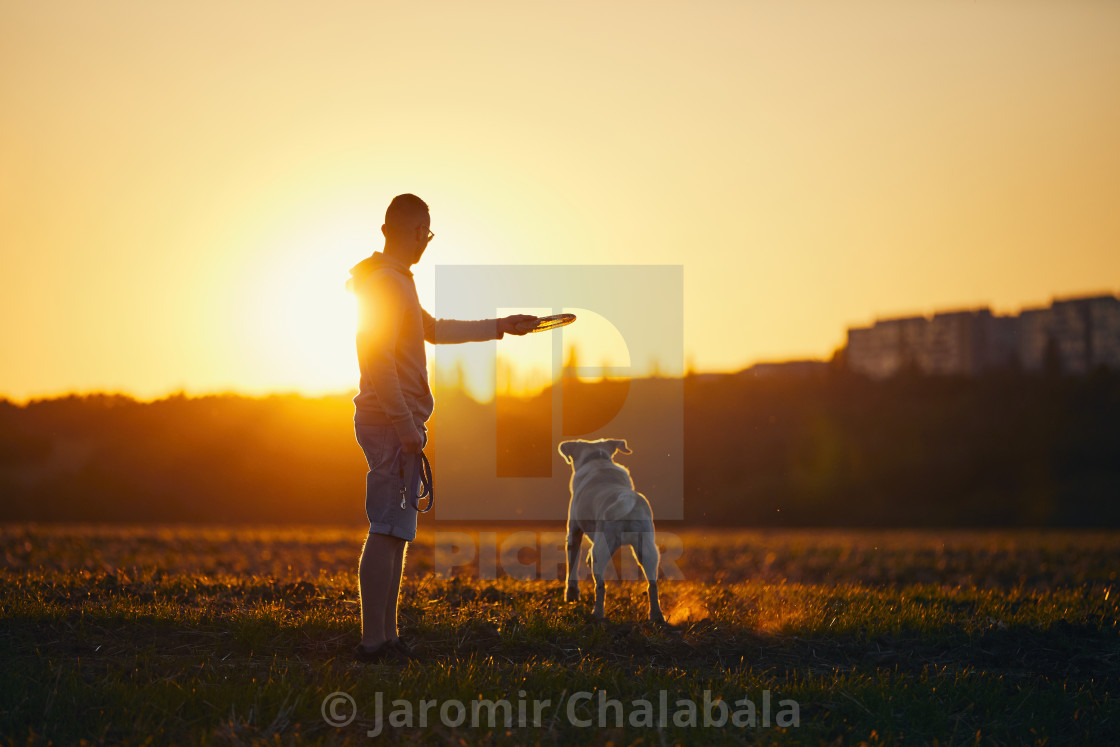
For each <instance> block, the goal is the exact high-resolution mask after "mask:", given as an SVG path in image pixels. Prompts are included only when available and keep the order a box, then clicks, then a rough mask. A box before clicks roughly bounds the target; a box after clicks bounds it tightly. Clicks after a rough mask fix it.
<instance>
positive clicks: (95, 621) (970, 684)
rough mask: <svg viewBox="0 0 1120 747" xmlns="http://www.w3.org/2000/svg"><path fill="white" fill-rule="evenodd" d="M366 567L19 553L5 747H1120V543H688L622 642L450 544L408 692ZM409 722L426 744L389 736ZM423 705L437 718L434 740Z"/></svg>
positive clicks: (9, 617) (26, 545)
mask: <svg viewBox="0 0 1120 747" xmlns="http://www.w3.org/2000/svg"><path fill="white" fill-rule="evenodd" d="M505 536H508V533H503V535H501V536H499V537H498V543H499V544H500V543H501V542H502V538H503V537H505ZM361 539H362V533H361V531H358V532H354V531H350V530H324V529H283V530H281V529H253V530H240V529H237V530H235V529H223V528H151V529H139V528H121V527H115V528H114V527H102V528H97V527H37V526H8V527H3V528H2V529H0V550H2V551H3V553H4V556H5V561H6V562H5V570H4V572H3V573H2V574H0V739H2V740H3V741H4V742H5V743H9V744H16V743H19V744H47V743H55V744H71V743H79V742H81V741H85V742H89V743H95V744H96V743H105V744H122V743H123V744H145V743H152V744H162V743H176V744H196V743H198V744H202V743H230V744H240V743H269V744H275V743H279V744H291V743H305V742H306V743H311V744H365V743H368V742H370V741H371V740H370V739H369V738H368V737H367V736H366V733H367V730H371V729H374V730H376V729H378V728H380V729H381V730H382V731H381V733H380V735H379V736H378V737H376V739H377V740H380V741H382V742H386V741H392V742H404V743H417V744H426V743H429V742H433V741H436V742H440V741H452V742H456V743H462V744H546V745H552V744H608V743H610V744H616V745H623V744H651V745H660V744H675V743H680V744H859V743H867V744H878V743H906V744H933V743H938V744H1040V745H1041V744H1117V743H1120V708H1118V707H1117V706H1116V699H1117V694H1118V693H1117V689H1118V685H1120V658H1118V657H1120V629H1118V626H1117V620H1118V619H1120V616H1118V601H1117V594H1118V593H1120V589H1116V588H1115V584H1116V570H1115V569H1116V568H1118V567H1120V564H1118V562H1117V560H1118V559H1120V535H1116V534H1109V533H1040V532H991V533H983V532H953V533H936V532H862V533H861V532H811V531H806V532H781V533H778V532H775V533H760V532H730V531H708V532H700V531H688V532H683V531H682V532H680V533H678V535H677V537H676V539H679V545H680V546H681V547H683V554H681V556H680V558H679V560H678V561H677V566H678V567H679V570H680V575H681V576H683V578H681V579H679V580H672V579H670V580H663V581H662V583H661V587H662V605H663V607H664V608H665V610H666V612H667V614H669V615H670V617H671V619H674V620H675V621H676V622H677V623H678V625H679V630H678V631H675V632H673V631H664V630H661V629H658V628H654V627H652V626H650V625H648V624H646V623H644V622H643V618H644V616H645V614H646V599H645V595H644V586H643V585H642V584H639V583H633V582H625V581H624V582H620V583H614V584H612V585H610V587H609V588H608V598H607V611H608V615H609V617H610V619H611V622H609V623H607V624H606V625H599V624H595V623H594V622H593V621H592V620H591V619H590V618H589V614H588V613H589V601H588V597H589V596H590V593H591V586H590V582H589V581H584V582H583V587H582V589H583V593H584V597H583V599H582V600H581V602H580V603H578V604H574V605H568V604H564V603H563V602H562V601H561V599H562V588H561V584H560V582H559V581H558V580H555V578H556V574H555V572H552V573H549V570H548V569H546V571H545V573H544V575H545V576H546V580H533V579H519V578H513V577H510V576H501V577H498V578H492V579H480V578H478V574H477V573H475V572H473V571H472V569H470V568H467V569H464V570H463V571H462V572H461V573H460V574H459V575H456V576H453V577H443V576H437V575H435V574H434V573H433V572H432V571H433V568H434V564H435V562H436V558H435V555H434V553H433V546H434V544H435V537H434V536H433V534H432V533H430V532H429V533H422V535H421V537H420V538H419V539H418V541H417V542H416V543H415V544H414V546H413V550H412V552H410V556H409V565H408V570H407V573H406V582H405V588H404V592H403V607H402V628H403V629H404V631H405V632H406V634H408V635H410V636H411V637H412V638H413V640H415V641H416V643H417V648H418V649H419V651H420V652H421V653H422V654H423V655H424V657H425V662H424V663H422V664H412V665H410V666H408V667H407V668H399V667H391V666H384V665H381V666H362V665H357V664H354V663H352V662H351V661H350V658H349V655H350V651H351V648H352V646H353V644H354V643H355V642H356V641H357V638H358V622H359V621H358V604H357V588H356V578H355V576H356V574H355V568H356V560H357V553H358V549H359V547H360V543H361ZM671 539H672V538H671ZM676 539H674V540H673V541H676ZM524 557H525V554H524V553H523V554H522V558H524ZM620 572H625V568H620ZM337 691H341V692H345V693H347V694H349V696H350V697H352V698H353V701H354V703H355V704H356V711H357V717H356V720H354V721H353V722H352V723H350V724H348V725H346V726H344V727H341V728H336V727H334V726H331V725H329V724H328V723H327V722H326V721H325V719H324V716H323V701H324V698H325V697H326V696H328V695H329V694H331V693H334V692H337ZM599 691H605V693H606V695H605V696H603V697H604V698H606V699H610V700H617V701H619V706H617V707H615V706H612V705H610V704H609V703H608V704H606V705H605V706H604V707H600V701H599V697H600V695H599ZM662 691H664V692H665V693H666V695H665V697H666V700H667V703H668V705H669V706H670V708H669V712H668V718H667V723H666V724H665V725H664V726H660V725H658V723H657V721H656V720H657V716H658V715H659V714H656V713H655V715H654V723H653V725H651V726H632V725H629V723H628V722H629V720H631V719H635V720H637V721H639V722H640V721H641V719H642V718H643V716H644V711H643V710H642V709H643V708H644V706H642V705H641V704H640V702H639V704H638V705H634V703H633V701H635V700H637V701H649V702H650V703H651V704H652V708H653V709H654V710H655V711H656V710H657V709H658V707H659V699H660V697H661V692H662ZM705 691H707V692H708V693H709V699H710V700H717V699H719V698H722V700H723V701H724V702H725V703H726V705H727V706H728V707H729V708H728V711H732V710H738V711H740V715H741V716H745V714H746V705H745V704H743V705H742V706H741V707H740V706H736V705H735V701H737V700H741V699H743V698H748V699H750V700H751V701H752V703H753V705H754V706H755V708H756V713H755V717H756V718H755V726H754V727H751V726H742V727H738V726H733V725H731V724H727V725H725V726H722V727H715V726H708V727H705V726H703V719H704V710H705V703H704V697H705ZM580 692H587V693H593V694H594V695H593V696H592V697H591V698H590V700H589V702H583V701H581V700H579V699H578V698H577V699H576V701H575V702H574V704H573V708H574V710H573V714H574V716H575V717H576V718H577V719H583V718H586V719H589V720H591V721H592V723H593V726H590V727H581V726H577V725H575V724H574V723H573V719H572V718H570V717H569V714H568V706H569V704H570V703H573V701H572V698H573V696H574V695H575V694H577V693H580ZM766 692H768V693H769V696H768V697H769V699H770V702H771V709H770V723H769V725H767V726H764V725H763V724H762V721H763V713H762V710H763V703H764V698H765V697H767V696H766V695H764V693H766ZM378 693H381V697H382V701H383V716H384V717H385V720H383V721H381V722H378V721H377V719H376V716H377V713H376V707H375V706H376V702H377V697H378ZM394 699H397V700H404V701H407V702H408V703H409V704H410V706H411V707H412V708H413V710H414V712H413V726H412V727H411V728H409V727H407V726H405V727H400V728H396V727H393V726H391V725H390V724H389V722H388V720H387V719H388V717H389V714H390V712H391V711H392V710H393V709H394V706H393V705H392V701H393V700H394ZM422 699H423V700H435V701H436V702H437V705H436V706H435V707H434V708H433V709H431V710H430V713H429V716H428V719H429V723H428V725H427V726H426V727H420V726H418V725H417V724H418V721H419V712H418V711H419V708H420V701H421V700H422ZM479 699H487V700H493V701H496V700H500V699H506V700H508V701H509V702H510V704H511V708H512V715H513V718H514V725H513V726H511V727H508V728H507V727H506V726H504V725H502V724H501V722H500V721H498V722H496V725H494V726H489V725H488V724H487V723H486V718H485V715H486V714H487V713H488V710H487V708H485V707H484V708H483V709H482V710H481V713H482V718H481V721H482V723H481V724H480V725H479V726H478V727H472V726H470V720H469V717H468V720H467V724H466V725H463V726H460V727H458V728H454V727H451V726H447V725H445V724H444V723H442V722H441V718H440V716H439V713H440V710H439V709H440V708H441V707H443V705H445V704H447V703H448V702H449V701H452V700H458V701H462V702H463V703H464V707H465V708H466V709H468V713H469V709H470V708H471V707H472V706H471V704H472V702H475V701H479ZM678 699H684V700H688V701H692V702H694V703H695V704H696V706H697V709H698V712H697V714H696V723H697V725H696V726H695V727H693V726H687V725H686V726H681V725H676V724H675V723H674V719H673V717H674V715H676V716H677V717H678V718H684V717H685V716H687V715H688V712H687V710H686V708H685V707H684V706H683V705H682V706H681V707H679V708H678V707H677V703H676V701H677V700H678ZM534 700H549V701H550V703H549V704H548V705H547V706H545V707H544V708H543V709H542V719H541V723H540V725H539V726H535V725H532V723H531V722H530V723H528V724H527V725H525V726H519V725H517V716H518V711H517V708H518V706H519V703H520V702H524V703H525V704H526V708H527V710H526V713H527V715H528V717H529V718H530V719H531V717H532V713H533V701H534ZM779 701H795V702H796V703H797V704H798V716H799V725H797V726H795V727H794V726H789V727H786V728H782V727H780V726H778V725H776V723H775V722H776V720H777V714H778V711H779ZM342 706H346V704H345V703H343V704H342ZM712 708H714V709H716V710H715V711H714V713H715V715H717V716H718V714H719V707H718V706H712ZM345 710H346V709H345V707H343V708H342V711H345ZM398 711H399V713H403V709H398ZM620 711H621V712H622V714H621V715H622V721H623V725H622V726H621V727H617V726H615V719H616V717H617V715H618V713H619V712H620ZM449 713H450V715H454V713H453V712H451V711H449ZM787 715H788V709H787ZM600 716H602V717H603V718H604V720H605V725H604V726H599V725H598V720H599V718H600ZM402 718H403V716H402Z"/></svg>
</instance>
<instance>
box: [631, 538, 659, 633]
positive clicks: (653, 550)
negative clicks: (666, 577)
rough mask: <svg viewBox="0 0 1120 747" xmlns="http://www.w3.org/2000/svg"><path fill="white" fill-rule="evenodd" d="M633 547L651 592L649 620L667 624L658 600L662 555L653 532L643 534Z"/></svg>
mask: <svg viewBox="0 0 1120 747" xmlns="http://www.w3.org/2000/svg"><path fill="white" fill-rule="evenodd" d="M632 547H633V548H634V556H635V557H636V558H637V559H638V565H640V566H641V567H642V573H644V574H646V588H647V589H648V591H649V619H650V620H651V621H652V622H658V623H661V622H665V616H664V615H662V614H661V604H660V602H658V600H657V566H658V563H659V562H660V558H661V553H659V552H658V551H657V542H656V541H655V539H654V535H653V532H642V533H641V536H640V538H639V539H638V542H637V543H635V544H634V545H632Z"/></svg>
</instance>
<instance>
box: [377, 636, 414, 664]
mask: <svg viewBox="0 0 1120 747" xmlns="http://www.w3.org/2000/svg"><path fill="white" fill-rule="evenodd" d="M385 645H387V646H392V647H393V648H394V649H395V650H396V652H397V655H398V656H400V657H401V658H402V659H404V660H405V661H416V660H417V659H418V658H420V657H418V656H417V655H416V652H415V651H414V650H413V648H412V646H410V645H409V644H408V643H407V642H406V641H405V640H404V639H403V638H394V639H393V640H391V641H389V642H388V643H386V644H385Z"/></svg>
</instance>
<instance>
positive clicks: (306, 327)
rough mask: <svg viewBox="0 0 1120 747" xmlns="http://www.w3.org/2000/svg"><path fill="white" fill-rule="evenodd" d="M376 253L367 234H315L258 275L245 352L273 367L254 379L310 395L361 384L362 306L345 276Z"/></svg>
mask: <svg viewBox="0 0 1120 747" xmlns="http://www.w3.org/2000/svg"><path fill="white" fill-rule="evenodd" d="M369 252H370V249H369V244H368V239H367V238H366V237H365V236H363V235H361V234H360V233H355V232H349V233H348V232H345V231H342V230H340V229H334V230H333V231H332V230H330V229H325V230H323V231H318V232H316V231H312V232H310V236H309V237H307V238H305V239H304V240H303V241H299V242H295V244H294V245H293V246H291V247H289V249H288V250H286V251H281V252H278V253H277V255H276V257H275V259H274V260H273V261H271V262H270V264H269V266H268V267H266V268H264V269H263V270H260V271H258V272H257V273H256V274H254V275H253V277H252V278H251V279H250V280H249V281H248V284H247V287H246V291H245V296H244V298H243V302H244V304H245V306H244V307H243V312H244V313H243V315H242V323H243V324H244V325H245V329H244V336H243V339H244V340H245V343H246V345H247V347H248V349H247V350H245V351H242V352H243V353H246V354H249V355H251V356H253V357H254V365H256V366H263V367H266V368H267V370H265V371H261V372H260V375H259V376H257V377H255V378H257V379H258V380H261V381H263V382H264V383H265V386H266V387H268V388H270V389H285V390H298V391H300V392H302V393H304V394H308V395H316V394H325V393H331V392H339V391H346V390H349V389H353V388H355V387H356V386H357V384H358V364H357V357H356V354H355V350H354V335H355V331H356V327H357V319H356V315H357V302H356V300H355V298H354V296H353V295H352V294H350V293H348V292H347V291H346V278H347V272H348V271H349V268H350V267H351V266H353V265H354V264H355V263H357V262H358V261H360V260H361V259H362V258H363V257H364V256H367V255H368V253H369Z"/></svg>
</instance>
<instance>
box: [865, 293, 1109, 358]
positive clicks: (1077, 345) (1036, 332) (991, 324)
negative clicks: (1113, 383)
mask: <svg viewBox="0 0 1120 747" xmlns="http://www.w3.org/2000/svg"><path fill="white" fill-rule="evenodd" d="M847 362H848V367H849V368H850V369H851V370H853V371H856V372H858V373H862V374H865V375H867V376H869V377H871V378H874V379H884V378H887V377H889V376H893V375H894V374H896V373H898V372H899V371H902V370H906V369H911V370H916V371H920V372H923V373H927V374H940V375H957V376H975V375H977V374H980V373H982V372H984V371H992V370H1006V369H1019V370H1023V371H1028V372H1033V373H1038V372H1042V371H1044V370H1046V369H1047V367H1048V366H1057V367H1058V368H1059V370H1060V371H1062V372H1063V373H1068V374H1085V373H1088V372H1089V371H1090V370H1092V369H1093V368H1095V367H1097V366H1107V367H1109V368H1112V369H1114V370H1120V299H1118V298H1117V297H1116V296H1109V295H1100V296H1087V297H1079V298H1069V299H1061V300H1059V299H1055V300H1054V301H1053V302H1052V303H1051V305H1050V306H1048V307H1039V308H1028V309H1023V310H1022V311H1021V312H1020V313H1019V314H1018V315H1013V316H996V315H993V314H992V312H991V310H990V309H988V308H986V307H985V308H981V309H966V310H960V311H946V312H939V313H936V314H934V315H933V316H932V317H925V316H910V317H902V318H895V319H879V320H877V321H876V322H875V323H874V324H873V325H872V326H870V327H852V328H849V329H848V345H847Z"/></svg>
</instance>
